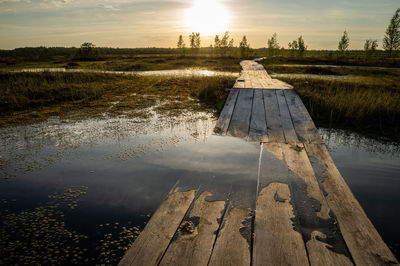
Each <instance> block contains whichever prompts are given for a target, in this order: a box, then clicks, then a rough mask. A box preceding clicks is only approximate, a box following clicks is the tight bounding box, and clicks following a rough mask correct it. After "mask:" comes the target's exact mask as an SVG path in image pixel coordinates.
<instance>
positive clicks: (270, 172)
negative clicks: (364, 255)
mask: <svg viewBox="0 0 400 266" xmlns="http://www.w3.org/2000/svg"><path fill="white" fill-rule="evenodd" d="M264 146H265V147H266V152H265V153H263V155H262V163H261V167H262V168H261V171H260V186H261V187H263V186H265V185H268V184H269V183H268V182H280V183H285V184H287V185H288V186H289V187H290V189H291V201H290V202H291V204H292V205H293V209H295V210H296V217H295V219H294V225H295V228H296V230H297V231H298V232H301V234H302V238H303V241H304V242H305V243H306V244H305V246H306V249H307V253H308V257H309V260H310V263H311V265H321V264H328V265H352V262H351V258H350V255H349V254H348V252H346V250H347V248H346V245H345V242H344V241H343V239H342V237H341V235H340V230H339V229H338V228H336V225H335V220H334V216H331V214H330V212H329V211H330V209H329V206H328V204H327V202H326V200H325V198H324V195H323V193H322V191H321V190H320V188H319V184H318V181H317V179H316V178H315V175H314V171H313V168H312V166H311V163H310V162H309V160H308V157H307V154H306V153H305V150H304V148H303V147H301V146H294V145H290V144H283V143H280V144H279V143H275V144H274V143H268V144H265V145H264ZM267 152H270V154H273V157H271V155H269V156H268V154H267ZM280 153H281V154H280ZM274 158H275V159H274ZM278 160H279V161H278ZM275 199H277V200H278V199H281V196H280V194H279V193H278V194H276V198H275ZM256 217H257V212H256ZM322 233H323V234H322ZM325 234H326V235H327V236H329V241H328V240H327V239H328V238H327V237H321V238H316V237H315V236H316V235H320V236H323V235H325ZM325 242H327V243H325Z"/></svg>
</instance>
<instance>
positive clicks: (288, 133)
mask: <svg viewBox="0 0 400 266" xmlns="http://www.w3.org/2000/svg"><path fill="white" fill-rule="evenodd" d="M276 98H277V101H278V106H279V113H280V118H281V125H282V129H283V134H284V135H285V140H286V142H287V143H298V142H299V140H298V138H297V134H296V131H295V130H294V126H293V122H292V117H291V116H290V113H289V109H288V105H287V103H286V98H285V95H284V93H283V91H282V90H277V91H276Z"/></svg>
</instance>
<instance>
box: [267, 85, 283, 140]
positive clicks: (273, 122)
mask: <svg viewBox="0 0 400 266" xmlns="http://www.w3.org/2000/svg"><path fill="white" fill-rule="evenodd" d="M263 96H264V104H265V116H266V120H267V134H268V141H269V142H285V136H284V135H283V129H282V125H281V119H280V113H279V106H278V100H277V98H276V92H275V90H263Z"/></svg>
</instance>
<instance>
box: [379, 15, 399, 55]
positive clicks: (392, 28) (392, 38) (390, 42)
mask: <svg viewBox="0 0 400 266" xmlns="http://www.w3.org/2000/svg"><path fill="white" fill-rule="evenodd" d="M383 49H385V51H386V52H387V53H388V54H389V56H392V55H393V52H394V51H397V50H399V49H400V8H399V9H397V10H396V12H395V13H394V15H393V17H392V19H391V20H390V23H389V26H388V27H387V29H386V33H385V37H384V38H383Z"/></svg>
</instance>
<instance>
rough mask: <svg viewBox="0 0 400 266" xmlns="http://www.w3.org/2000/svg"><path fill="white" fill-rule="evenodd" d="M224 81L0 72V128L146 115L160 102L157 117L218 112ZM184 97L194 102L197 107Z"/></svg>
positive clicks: (226, 83) (228, 84) (229, 82)
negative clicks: (77, 117)
mask: <svg viewBox="0 0 400 266" xmlns="http://www.w3.org/2000/svg"><path fill="white" fill-rule="evenodd" d="M233 83H234V78H229V77H187V78H178V77H141V76H126V75H107V74H93V73H49V72H44V73H0V106H1V107H0V108H1V116H0V125H1V126H5V125H9V124H15V123H21V122H32V121H40V120H43V119H46V118H48V117H49V116H52V115H61V116H63V115H70V114H71V113H73V111H74V110H81V111H82V110H83V111H84V112H79V113H81V114H82V113H85V114H87V115H93V116H96V115H99V114H103V113H104V112H107V114H109V115H113V114H114V115H121V114H124V115H128V116H146V112H144V111H143V109H144V108H149V107H152V106H155V105H156V104H157V102H158V101H160V99H163V100H166V99H170V101H168V103H166V104H163V105H162V106H158V107H157V108H158V111H160V112H162V113H170V112H182V111H184V110H187V109H190V110H193V109H196V108H207V107H211V108H213V109H214V110H219V109H220V108H222V106H223V102H224V100H225V98H226V96H227V90H226V89H227V88H231V87H232V86H233ZM190 98H197V99H199V100H200V102H201V103H202V104H201V105H200V107H199V106H198V105H197V104H194V101H193V100H191V99H190Z"/></svg>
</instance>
